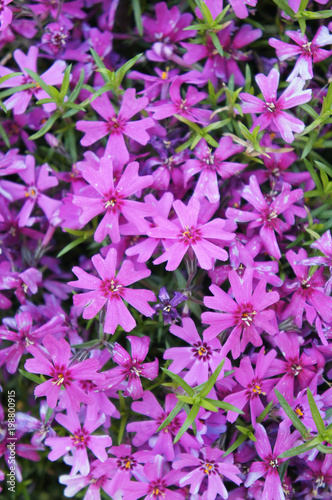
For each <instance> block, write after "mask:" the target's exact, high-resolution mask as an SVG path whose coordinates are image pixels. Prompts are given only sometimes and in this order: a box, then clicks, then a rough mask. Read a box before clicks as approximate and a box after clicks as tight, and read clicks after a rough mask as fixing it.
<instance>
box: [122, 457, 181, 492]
mask: <svg viewBox="0 0 332 500" xmlns="http://www.w3.org/2000/svg"><path fill="white" fill-rule="evenodd" d="M164 463H165V459H164V457H162V456H161V455H157V456H156V458H155V460H154V462H153V463H149V464H146V465H145V466H144V469H143V472H142V474H140V477H139V481H132V482H130V483H129V484H128V483H127V484H126V485H125V486H124V487H123V500H137V499H138V498H141V497H144V498H145V499H146V500H162V499H163V500H183V495H181V493H177V492H176V491H173V490H170V489H168V486H172V485H175V484H177V480H178V479H179V477H181V476H182V475H183V474H181V473H178V472H176V471H174V470H171V471H170V472H168V473H167V474H165V473H164V467H163V466H164ZM129 485H130V486H129Z"/></svg>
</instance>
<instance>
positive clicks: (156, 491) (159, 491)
mask: <svg viewBox="0 0 332 500" xmlns="http://www.w3.org/2000/svg"><path fill="white" fill-rule="evenodd" d="M165 491H166V483H165V481H163V480H162V479H159V480H157V481H151V483H150V485H149V489H148V495H147V496H150V497H152V496H153V497H155V498H157V497H159V496H162V497H163V498H165V496H166V493H165Z"/></svg>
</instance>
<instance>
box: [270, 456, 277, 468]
mask: <svg viewBox="0 0 332 500" xmlns="http://www.w3.org/2000/svg"><path fill="white" fill-rule="evenodd" d="M269 466H270V467H272V469H276V468H277V467H279V464H278V460H277V459H276V458H274V459H272V460H270V462H269Z"/></svg>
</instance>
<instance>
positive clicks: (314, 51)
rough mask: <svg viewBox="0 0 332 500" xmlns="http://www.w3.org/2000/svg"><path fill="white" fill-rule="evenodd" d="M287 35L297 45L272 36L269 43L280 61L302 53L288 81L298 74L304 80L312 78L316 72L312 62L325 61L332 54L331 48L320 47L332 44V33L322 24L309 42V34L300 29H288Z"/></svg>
mask: <svg viewBox="0 0 332 500" xmlns="http://www.w3.org/2000/svg"><path fill="white" fill-rule="evenodd" d="M286 35H288V36H289V38H291V40H293V41H294V42H295V43H297V45H293V44H290V43H286V42H282V41H281V40H278V39H277V38H270V40H269V44H270V45H271V47H274V48H275V49H276V51H277V56H278V58H279V59H280V61H285V60H286V59H290V58H294V57H295V56H298V55H300V57H299V58H298V60H297V61H296V64H295V66H294V68H293V71H292V72H291V73H290V75H289V76H288V78H287V82H291V81H292V80H293V79H294V78H295V77H297V76H298V75H299V76H300V77H301V78H303V80H311V78H313V76H314V73H313V70H312V63H313V62H314V63H316V62H321V61H324V59H327V58H328V57H330V55H331V54H332V51H331V50H324V49H321V48H320V47H323V46H324V45H331V44H332V35H331V34H330V32H329V30H328V28H327V27H326V26H321V27H320V28H319V29H318V31H317V33H316V35H315V36H314V38H313V39H312V41H311V42H308V38H307V36H306V35H305V34H304V35H302V34H301V32H300V31H286Z"/></svg>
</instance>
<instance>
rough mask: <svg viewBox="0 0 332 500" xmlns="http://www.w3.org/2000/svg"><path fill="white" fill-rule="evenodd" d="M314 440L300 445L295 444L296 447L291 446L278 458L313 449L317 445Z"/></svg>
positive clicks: (293, 455) (289, 456)
mask: <svg viewBox="0 0 332 500" xmlns="http://www.w3.org/2000/svg"><path fill="white" fill-rule="evenodd" d="M313 441H314V440H311V441H308V442H307V443H305V444H301V445H300V446H295V448H291V449H290V450H287V451H285V452H284V453H282V454H281V455H279V456H278V458H291V457H295V456H297V455H301V453H306V452H307V451H310V450H312V449H313V448H315V447H316V446H317V443H313Z"/></svg>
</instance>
